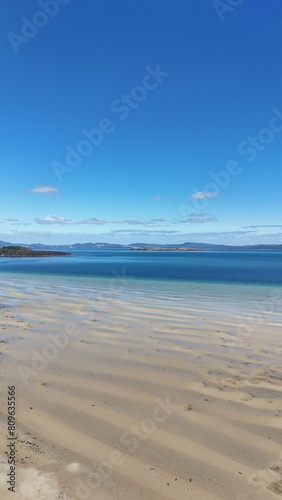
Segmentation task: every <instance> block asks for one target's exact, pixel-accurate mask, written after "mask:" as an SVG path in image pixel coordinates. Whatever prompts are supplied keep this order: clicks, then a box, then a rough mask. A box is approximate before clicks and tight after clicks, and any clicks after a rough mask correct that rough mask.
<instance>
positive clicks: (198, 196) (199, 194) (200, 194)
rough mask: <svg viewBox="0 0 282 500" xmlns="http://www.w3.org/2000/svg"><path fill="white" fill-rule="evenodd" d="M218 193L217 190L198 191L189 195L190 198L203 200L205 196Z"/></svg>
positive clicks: (212, 195) (208, 196)
mask: <svg viewBox="0 0 282 500" xmlns="http://www.w3.org/2000/svg"><path fill="white" fill-rule="evenodd" d="M218 195H219V193H218V192H217V191H212V192H210V191H198V192H197V193H193V194H191V196H189V199H190V200H203V199H205V198H215V197H216V196H218Z"/></svg>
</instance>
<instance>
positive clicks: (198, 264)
mask: <svg viewBox="0 0 282 500" xmlns="http://www.w3.org/2000/svg"><path fill="white" fill-rule="evenodd" d="M4 275H5V276H6V277H7V275H10V276H12V275H13V277H16V276H15V275H17V276H20V275H21V276H22V275H28V276H30V277H31V276H35V275H36V276H38V277H42V276H44V277H45V278H47V277H48V276H49V277H51V276H53V277H58V279H59V280H60V281H63V277H65V278H67V277H72V278H75V277H76V278H79V277H80V278H87V279H89V280H92V283H93V282H94V281H95V279H97V278H108V279H109V278H118V277H119V278H121V277H123V278H124V279H128V280H129V279H134V280H140V281H144V280H149V281H155V282H160V281H166V282H167V281H171V282H172V281H173V282H179V283H180V282H183V283H188V282H190V283H191V282H197V283H206V284H212V283H214V284H216V283H217V284H220V283H222V284H233V285H236V284H246V285H247V284H249V285H271V286H273V285H274V286H275V285H276V286H279V285H282V251H235V252H231V251H219V252H215V251H212V252H142V251H137V252H135V251H130V250H94V251H93V250H87V251H85V250H84V251H77V250H73V251H72V255H71V256H69V257H46V258H42V257H41V258H20V259H9V258H0V279H1V277H2V278H3V277H4ZM22 277H23V276H22Z"/></svg>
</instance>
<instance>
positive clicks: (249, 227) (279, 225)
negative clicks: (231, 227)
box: [242, 224, 282, 229]
mask: <svg viewBox="0 0 282 500" xmlns="http://www.w3.org/2000/svg"><path fill="white" fill-rule="evenodd" d="M257 227H264V228H265V227H279V228H280V227H282V224H265V225H263V226H262V225H260V224H258V225H256V226H242V229H252V228H253V229H254V228H257Z"/></svg>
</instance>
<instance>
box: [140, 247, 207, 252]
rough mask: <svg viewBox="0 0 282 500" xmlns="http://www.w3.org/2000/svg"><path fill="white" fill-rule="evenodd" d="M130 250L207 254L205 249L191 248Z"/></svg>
mask: <svg viewBox="0 0 282 500" xmlns="http://www.w3.org/2000/svg"><path fill="white" fill-rule="evenodd" d="M130 250H133V251H137V252H139V251H141V252H205V251H206V250H205V249H203V248H189V247H130Z"/></svg>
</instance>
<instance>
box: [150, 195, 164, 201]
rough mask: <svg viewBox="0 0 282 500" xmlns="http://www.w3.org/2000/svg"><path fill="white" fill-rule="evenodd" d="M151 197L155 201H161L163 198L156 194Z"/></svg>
mask: <svg viewBox="0 0 282 500" xmlns="http://www.w3.org/2000/svg"><path fill="white" fill-rule="evenodd" d="M152 199H153V200H155V201H161V200H163V199H164V197H163V196H161V195H158V194H156V195H155V196H152Z"/></svg>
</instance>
